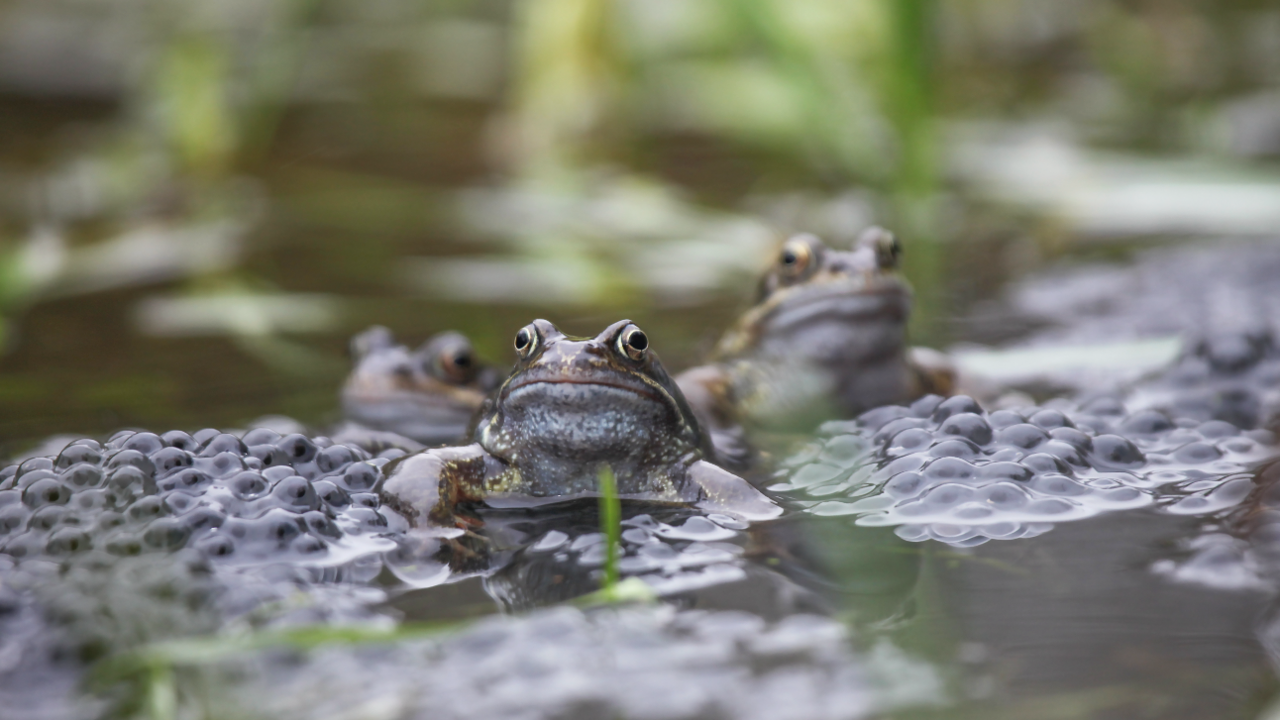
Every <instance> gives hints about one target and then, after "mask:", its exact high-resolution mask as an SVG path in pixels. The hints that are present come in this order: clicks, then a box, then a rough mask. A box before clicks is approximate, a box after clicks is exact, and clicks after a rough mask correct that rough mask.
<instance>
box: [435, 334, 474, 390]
mask: <svg viewBox="0 0 1280 720" xmlns="http://www.w3.org/2000/svg"><path fill="white" fill-rule="evenodd" d="M436 362H437V363H438V364H439V367H440V370H441V371H442V372H443V373H444V376H445V377H447V378H449V379H450V380H452V381H454V382H458V383H464V382H467V381H469V380H471V378H472V377H473V376H474V375H475V358H474V357H473V356H472V353H471V346H470V345H467V344H465V343H464V344H459V345H456V346H454V347H450V348H446V349H445V350H444V352H442V353H440V356H439V357H438V358H437V360H436Z"/></svg>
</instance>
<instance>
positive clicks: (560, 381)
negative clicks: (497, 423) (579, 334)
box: [507, 378, 661, 402]
mask: <svg viewBox="0 0 1280 720" xmlns="http://www.w3.org/2000/svg"><path fill="white" fill-rule="evenodd" d="M535 385H590V386H593V387H599V388H609V389H611V390H620V391H622V392H627V393H631V394H632V395H638V396H640V397H643V398H647V399H649V400H653V401H655V402H658V401H661V398H659V397H658V394H657V393H655V392H654V391H653V390H650V389H648V388H641V387H636V386H635V385H627V384H625V383H618V382H609V381H607V380H572V379H567V378H541V379H536V380H525V381H522V382H519V383H515V384H513V385H511V387H509V388H507V396H508V397H510V396H511V395H512V394H514V393H516V392H517V391H521V390H528V389H529V388H532V387H534V386H535Z"/></svg>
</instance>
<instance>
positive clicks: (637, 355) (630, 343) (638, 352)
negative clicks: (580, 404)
mask: <svg viewBox="0 0 1280 720" xmlns="http://www.w3.org/2000/svg"><path fill="white" fill-rule="evenodd" d="M613 342H614V345H615V346H616V347H617V349H618V352H620V353H622V354H623V355H626V356H627V357H629V358H631V359H632V360H635V361H636V362H639V361H641V360H644V359H645V357H646V356H647V355H648V353H649V336H648V335H645V334H644V331H643V330H641V329H640V328H638V327H636V326H635V325H627V326H626V327H624V328H622V332H619V333H618V335H617V336H616V337H615V338H614V341H613ZM541 344H542V335H541V334H540V333H539V332H538V328H537V327H535V326H533V325H526V326H525V327H523V328H521V329H520V332H518V333H516V342H515V346H516V354H518V355H519V356H520V359H521V360H525V359H528V358H529V357H531V356H532V355H533V354H534V353H535V352H537V350H538V346H539V345H541Z"/></svg>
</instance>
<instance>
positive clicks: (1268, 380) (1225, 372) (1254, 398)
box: [1126, 330, 1280, 429]
mask: <svg viewBox="0 0 1280 720" xmlns="http://www.w3.org/2000/svg"><path fill="white" fill-rule="evenodd" d="M1126 404H1127V405H1128V406H1129V407H1130V408H1135V409H1137V408H1154V409H1161V410H1166V411H1168V412H1170V413H1172V414H1173V415H1175V416H1176V417H1187V418H1193V419H1196V420H1201V421H1204V420H1226V421H1228V422H1231V423H1233V424H1235V425H1237V426H1238V427H1242V428H1253V427H1264V428H1273V429H1274V428H1277V427H1280V348H1278V347H1276V342H1275V339H1274V337H1273V335H1272V333H1271V332H1270V331H1269V330H1266V331H1259V332H1251V333H1229V334H1223V335H1218V336H1207V337H1203V338H1201V339H1199V340H1197V341H1195V342H1193V343H1191V344H1190V347H1189V348H1188V350H1187V352H1186V353H1184V354H1183V356H1182V357H1180V358H1179V359H1178V362H1177V363H1175V364H1174V365H1173V367H1171V368H1169V369H1168V370H1166V371H1165V372H1163V373H1161V374H1160V375H1159V376H1158V377H1156V378H1153V379H1151V380H1149V381H1147V382H1144V383H1140V384H1139V385H1138V386H1137V387H1135V388H1134V390H1133V391H1132V393H1131V394H1130V395H1129V397H1128V398H1127V399H1126Z"/></svg>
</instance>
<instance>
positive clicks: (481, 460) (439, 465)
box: [380, 445, 498, 528]
mask: <svg viewBox="0 0 1280 720" xmlns="http://www.w3.org/2000/svg"><path fill="white" fill-rule="evenodd" d="M496 462H498V461H496V460H495V459H494V458H493V457H492V456H490V455H489V453H488V452H486V451H485V450H484V448H482V447H480V446H479V445H466V446H463V447H451V448H437V449H434V450H426V451H423V452H420V453H417V454H415V455H409V456H406V457H404V458H401V459H400V460H397V461H395V463H394V464H393V465H391V466H388V468H387V470H388V475H387V479H386V481H385V482H384V483H383V484H382V488H381V491H380V493H381V496H382V502H383V503H384V504H385V505H387V506H388V507H390V508H391V509H392V510H395V511H396V512H398V513H400V514H401V515H403V516H404V517H405V519H406V520H408V521H409V525H410V526H411V527H414V528H419V527H422V526H423V525H424V524H430V525H435V526H438V527H446V528H453V527H460V528H466V527H469V526H471V525H473V524H475V522H476V521H475V519H474V517H473V516H472V515H470V514H466V513H462V512H459V509H460V507H461V506H462V505H463V504H465V503H471V502H477V501H479V500H482V499H483V498H484V490H485V479H486V477H487V476H489V475H491V474H493V467H492V466H493V465H494V464H495V463H496Z"/></svg>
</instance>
